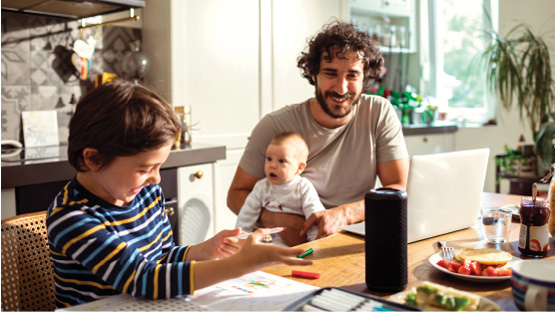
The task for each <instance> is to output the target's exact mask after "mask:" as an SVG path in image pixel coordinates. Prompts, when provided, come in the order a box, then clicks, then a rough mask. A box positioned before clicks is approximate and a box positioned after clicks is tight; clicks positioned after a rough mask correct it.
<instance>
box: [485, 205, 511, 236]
mask: <svg viewBox="0 0 555 312" xmlns="http://www.w3.org/2000/svg"><path fill="white" fill-rule="evenodd" d="M481 216H482V218H481V219H482V233H483V236H484V237H485V238H486V239H487V240H488V241H490V242H492V243H504V242H507V241H509V234H510V230H511V219H512V212H511V211H510V210H508V209H503V208H499V207H487V208H482V209H481Z"/></svg>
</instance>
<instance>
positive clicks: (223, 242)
mask: <svg viewBox="0 0 555 312" xmlns="http://www.w3.org/2000/svg"><path fill="white" fill-rule="evenodd" d="M243 233H244V232H243V231H242V230H241V228H236V229H233V230H223V231H220V232H218V233H217V234H216V235H214V237H212V256H213V257H214V258H218V259H222V258H226V257H229V256H231V255H234V254H236V253H237V252H238V251H239V250H240V249H241V246H243V244H244V243H245V240H244V239H239V238H232V237H231V236H237V235H239V234H243Z"/></svg>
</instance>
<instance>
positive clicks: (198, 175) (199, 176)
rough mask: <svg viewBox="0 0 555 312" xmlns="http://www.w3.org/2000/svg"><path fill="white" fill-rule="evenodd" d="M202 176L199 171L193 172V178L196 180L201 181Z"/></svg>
mask: <svg viewBox="0 0 555 312" xmlns="http://www.w3.org/2000/svg"><path fill="white" fill-rule="evenodd" d="M203 175H204V173H202V171H201V170H199V171H197V172H195V174H194V176H195V177H196V178H197V179H202V176H203Z"/></svg>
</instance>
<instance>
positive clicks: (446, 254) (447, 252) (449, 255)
mask: <svg viewBox="0 0 555 312" xmlns="http://www.w3.org/2000/svg"><path fill="white" fill-rule="evenodd" d="M439 245H440V246H441V253H440V256H441V259H443V260H447V261H452V260H453V257H454V256H455V249H453V247H447V242H446V241H444V240H440V241H439Z"/></svg>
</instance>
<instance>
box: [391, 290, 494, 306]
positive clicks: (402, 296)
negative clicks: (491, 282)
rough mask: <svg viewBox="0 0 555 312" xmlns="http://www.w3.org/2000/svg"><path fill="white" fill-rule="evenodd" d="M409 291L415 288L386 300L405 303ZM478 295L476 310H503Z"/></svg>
mask: <svg viewBox="0 0 555 312" xmlns="http://www.w3.org/2000/svg"><path fill="white" fill-rule="evenodd" d="M461 292H464V291H462V290H461ZM410 293H413V294H414V293H416V289H415V288H412V289H408V290H405V291H402V292H400V293H396V294H393V295H391V296H390V297H389V298H387V300H391V301H393V302H397V303H401V304H406V303H405V297H406V296H407V295H408V294H410ZM478 297H480V302H479V303H478V311H503V308H501V307H500V306H499V305H498V304H496V303H495V302H493V301H491V300H489V299H488V298H484V297H482V296H478ZM419 308H421V309H423V310H424V311H434V310H436V311H443V310H441V309H439V308H436V307H431V306H426V307H419Z"/></svg>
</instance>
